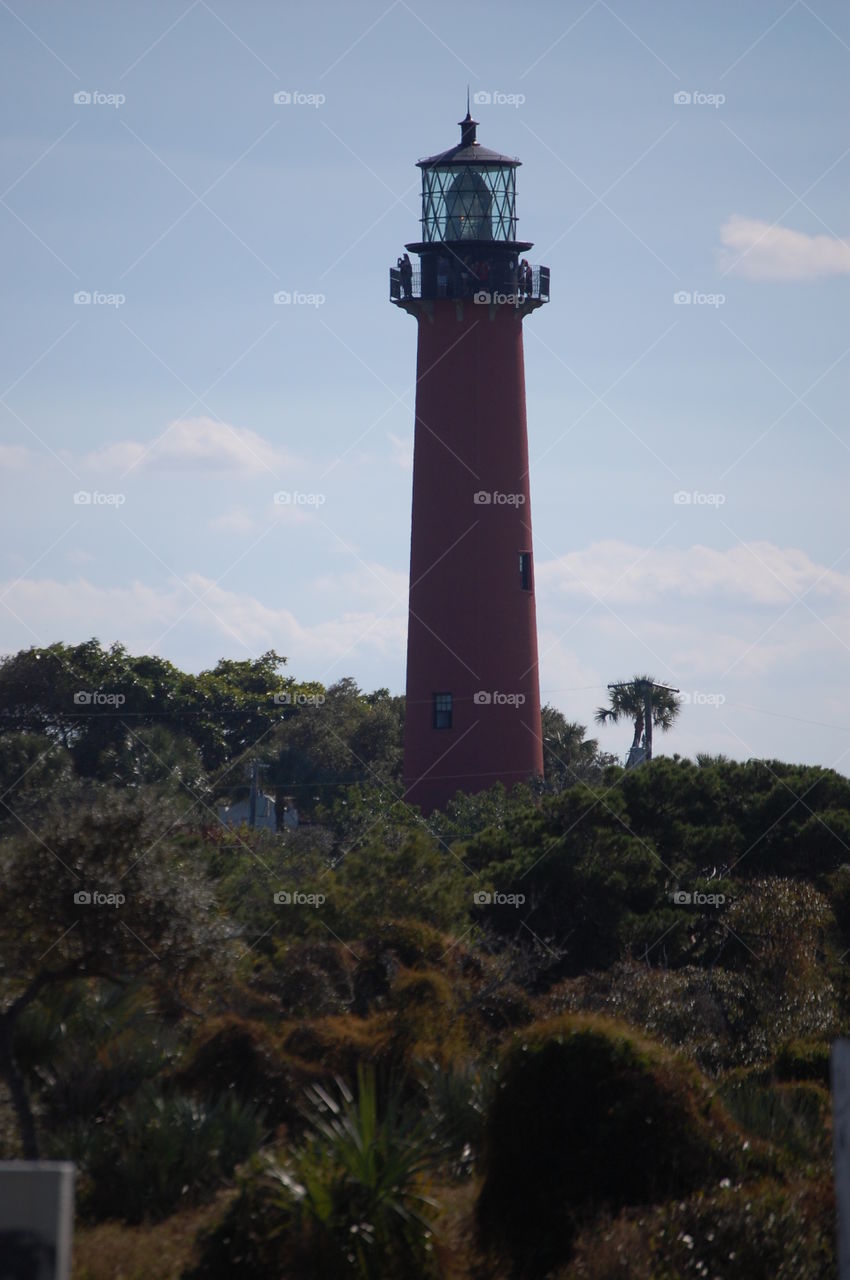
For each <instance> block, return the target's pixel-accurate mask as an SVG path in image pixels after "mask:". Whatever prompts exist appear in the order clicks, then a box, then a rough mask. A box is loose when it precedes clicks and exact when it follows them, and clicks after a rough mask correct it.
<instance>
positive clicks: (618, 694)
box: [594, 675, 682, 758]
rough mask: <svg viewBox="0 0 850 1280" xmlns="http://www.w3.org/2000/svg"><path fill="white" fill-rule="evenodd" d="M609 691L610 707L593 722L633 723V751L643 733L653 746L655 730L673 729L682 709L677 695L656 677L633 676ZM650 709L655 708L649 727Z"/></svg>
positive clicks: (604, 709)
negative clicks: (647, 716)
mask: <svg viewBox="0 0 850 1280" xmlns="http://www.w3.org/2000/svg"><path fill="white" fill-rule="evenodd" d="M609 688H610V690H611V699H610V701H611V705H610V706H608V707H599V708H598V709H597V711H596V715H595V717H594V719H595V720H596V723H597V724H607V723H608V722H609V721H610V722H611V723H612V724H619V723H620V721H621V720H630V721H631V722H632V723H633V724H634V727H635V732H634V737H633V739H632V751H634V750H635V749H636V748H637V747H639V746H640V744H641V738H642V737H643V735H644V733H646V734H647V740H648V742H651V738H652V728H653V727H654V728H656V729H661V731H662V732H663V733H666V732H667V730H668V729H671V728H672V727H673V723H674V721H675V720H676V717H677V716H678V714H679V711H680V709H681V706H682V704H681V702H680V701H679V699H678V698H677V697H676V694H675V692H674V691H673V690H671V689H665V688H664V686H663V685H660V684H658V683H657V682H656V680H655V677H654V676H646V675H644V676H634V677H633V678H632V679H631V680H628V681H623V682H622V683H620V684H615V685H611V686H609ZM648 705H651V707H652V721H651V725H650V726H647V723H646V709H647V706H648ZM647 728H649V732H648V733H647ZM650 758H651V755H650Z"/></svg>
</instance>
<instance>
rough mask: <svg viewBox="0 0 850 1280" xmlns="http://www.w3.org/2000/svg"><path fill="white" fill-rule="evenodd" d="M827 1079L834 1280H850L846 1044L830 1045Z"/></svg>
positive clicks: (849, 1053) (849, 1069)
mask: <svg viewBox="0 0 850 1280" xmlns="http://www.w3.org/2000/svg"><path fill="white" fill-rule="evenodd" d="M829 1075H830V1083H831V1087H832V1146H833V1160H834V1168H835V1207H836V1210H837V1213H838V1280H850V1040H834V1041H833V1044H832V1052H831V1053H830V1055H829Z"/></svg>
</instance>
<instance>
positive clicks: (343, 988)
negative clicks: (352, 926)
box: [251, 940, 354, 1018]
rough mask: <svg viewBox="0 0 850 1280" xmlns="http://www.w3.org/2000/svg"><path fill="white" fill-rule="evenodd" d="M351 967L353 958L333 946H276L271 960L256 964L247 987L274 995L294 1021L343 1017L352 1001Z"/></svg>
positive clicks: (334, 944) (342, 948)
mask: <svg viewBox="0 0 850 1280" xmlns="http://www.w3.org/2000/svg"><path fill="white" fill-rule="evenodd" d="M349 961H351V963H349ZM352 965H353V958H352V957H350V956H349V955H347V953H346V951H345V948H344V947H342V946H341V945H339V944H338V943H335V942H321V941H318V940H317V941H304V942H293V943H290V944H289V945H286V944H283V943H278V944H276V945H275V947H274V952H273V955H272V957H271V958H267V957H263V958H261V959H260V960H259V961H258V963H257V965H256V968H255V972H254V974H253V975H252V977H251V985H252V986H253V987H256V988H257V989H258V990H260V991H264V992H268V993H270V994H272V995H274V996H275V997H276V998H277V1001H278V1005H279V1007H280V1008H281V1009H282V1010H283V1011H284V1012H285V1013H287V1014H290V1015H294V1016H295V1017H301V1018H303V1017H311V1016H312V1017H317V1016H322V1015H324V1014H332V1013H343V1012H344V1011H345V1010H346V1009H348V1008H349V1007H350V1005H351V1003H352V1000H353V998H354V991H353V985H352V979H351V968H352Z"/></svg>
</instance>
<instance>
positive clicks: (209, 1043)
mask: <svg viewBox="0 0 850 1280" xmlns="http://www.w3.org/2000/svg"><path fill="white" fill-rule="evenodd" d="M173 1078H174V1082H175V1084H176V1085H177V1087H178V1088H179V1089H181V1090H184V1091H187V1092H190V1093H193V1094H196V1095H197V1096H198V1097H200V1098H203V1099H207V1100H209V1099H213V1098H216V1097H219V1096H221V1095H224V1094H227V1093H229V1092H232V1093H233V1094H234V1095H235V1096H236V1097H237V1098H240V1099H241V1100H242V1102H244V1103H245V1104H246V1105H249V1106H254V1107H257V1108H262V1110H263V1112H264V1114H265V1116H266V1118H267V1120H268V1121H269V1123H270V1124H272V1125H277V1124H281V1123H288V1122H291V1121H292V1120H293V1119H295V1118H296V1116H297V1103H296V1097H297V1093H298V1088H299V1086H301V1085H302V1084H303V1083H306V1081H304V1079H303V1077H302V1076H301V1075H299V1073H298V1072H297V1071H295V1070H294V1069H293V1067H292V1065H291V1064H290V1063H289V1062H288V1061H287V1060H286V1057H285V1055H282V1054H281V1053H280V1051H279V1050H278V1048H277V1046H276V1044H275V1041H274V1037H273V1036H272V1034H271V1032H270V1031H269V1030H268V1028H267V1027H265V1026H263V1024H262V1023H257V1022H250V1021H248V1020H247V1019H245V1018H239V1017H237V1016H235V1015H232V1014H231V1015H227V1016H225V1017H221V1018H218V1019H216V1020H214V1021H213V1022H211V1023H206V1024H205V1025H204V1026H203V1027H202V1028H201V1030H200V1031H199V1033H198V1036H197V1038H196V1040H195V1041H194V1043H193V1044H192V1045H191V1046H190V1047H189V1049H188V1051H187V1053H186V1056H185V1058H184V1060H183V1061H182V1062H181V1064H180V1066H179V1068H178V1070H177V1071H176V1072H175V1073H174V1077H173Z"/></svg>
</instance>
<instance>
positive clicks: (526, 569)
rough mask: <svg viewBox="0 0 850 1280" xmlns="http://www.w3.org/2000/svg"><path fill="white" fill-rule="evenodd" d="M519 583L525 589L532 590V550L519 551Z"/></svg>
mask: <svg viewBox="0 0 850 1280" xmlns="http://www.w3.org/2000/svg"><path fill="white" fill-rule="evenodd" d="M519 585H520V586H521V587H522V589H523V591H531V589H532V579H531V552H530V551H520V553H519Z"/></svg>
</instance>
